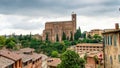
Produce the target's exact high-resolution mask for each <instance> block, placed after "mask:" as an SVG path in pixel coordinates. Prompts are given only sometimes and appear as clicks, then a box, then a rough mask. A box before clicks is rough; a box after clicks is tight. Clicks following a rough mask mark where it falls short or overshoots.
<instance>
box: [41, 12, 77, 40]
mask: <svg viewBox="0 0 120 68" xmlns="http://www.w3.org/2000/svg"><path fill="white" fill-rule="evenodd" d="M63 32H64V33H65V34H66V37H67V38H68V39H70V37H71V35H73V37H74V33H75V32H76V14H74V13H73V14H72V20H71V21H54V22H46V24H45V30H43V38H42V39H43V40H46V36H47V35H48V39H49V40H50V41H52V42H56V40H57V36H58V39H59V41H62V35H63Z"/></svg>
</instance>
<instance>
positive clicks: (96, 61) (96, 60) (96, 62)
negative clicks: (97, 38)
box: [94, 55, 98, 68]
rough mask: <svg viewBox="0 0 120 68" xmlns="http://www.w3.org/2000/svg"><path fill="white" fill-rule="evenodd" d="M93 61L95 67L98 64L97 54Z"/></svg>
mask: <svg viewBox="0 0 120 68" xmlns="http://www.w3.org/2000/svg"><path fill="white" fill-rule="evenodd" d="M94 61H95V68H96V64H98V56H97V55H95V56H94Z"/></svg>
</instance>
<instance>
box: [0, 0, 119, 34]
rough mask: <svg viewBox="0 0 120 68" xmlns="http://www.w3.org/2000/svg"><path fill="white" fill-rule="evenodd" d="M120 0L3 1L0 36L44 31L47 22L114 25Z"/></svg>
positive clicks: (87, 26)
mask: <svg viewBox="0 0 120 68" xmlns="http://www.w3.org/2000/svg"><path fill="white" fill-rule="evenodd" d="M119 8H120V0H0V35H4V34H7V35H9V34H12V33H15V34H29V33H30V32H31V33H32V34H42V31H43V29H44V27H45V22H47V21H63V20H71V13H72V12H75V13H76V14H77V28H78V27H79V26H80V27H81V30H82V31H90V30H91V29H107V28H114V24H115V23H120V11H119Z"/></svg>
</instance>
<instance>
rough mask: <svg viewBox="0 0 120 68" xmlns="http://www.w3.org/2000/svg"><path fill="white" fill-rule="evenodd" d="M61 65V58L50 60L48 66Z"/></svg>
mask: <svg viewBox="0 0 120 68" xmlns="http://www.w3.org/2000/svg"><path fill="white" fill-rule="evenodd" d="M60 63H61V60H60V59H59V58H49V59H48V63H47V64H48V66H54V67H56V66H57V65H58V64H60Z"/></svg>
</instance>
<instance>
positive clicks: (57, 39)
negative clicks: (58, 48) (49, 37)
mask: <svg viewBox="0 0 120 68" xmlns="http://www.w3.org/2000/svg"><path fill="white" fill-rule="evenodd" d="M58 41H59V37H58V34H57V35H56V42H58Z"/></svg>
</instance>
